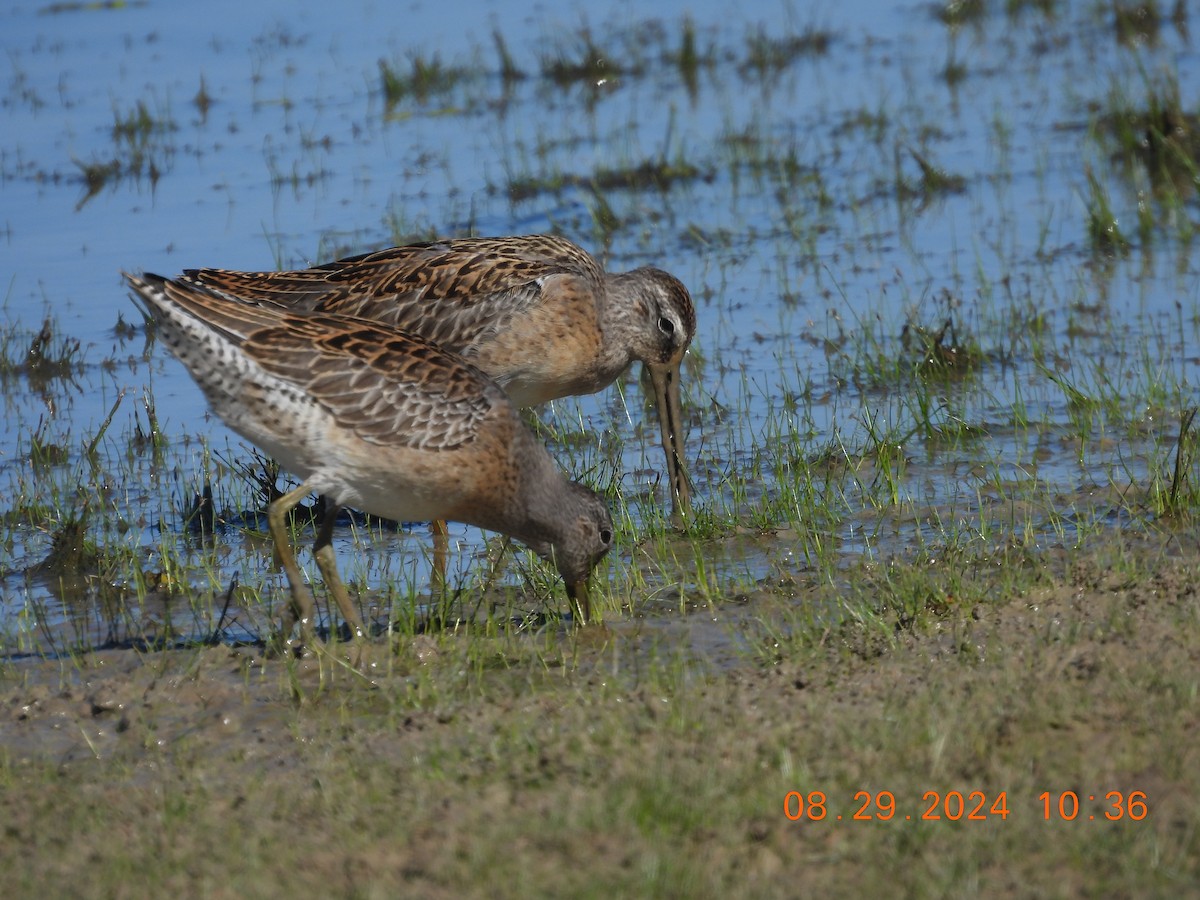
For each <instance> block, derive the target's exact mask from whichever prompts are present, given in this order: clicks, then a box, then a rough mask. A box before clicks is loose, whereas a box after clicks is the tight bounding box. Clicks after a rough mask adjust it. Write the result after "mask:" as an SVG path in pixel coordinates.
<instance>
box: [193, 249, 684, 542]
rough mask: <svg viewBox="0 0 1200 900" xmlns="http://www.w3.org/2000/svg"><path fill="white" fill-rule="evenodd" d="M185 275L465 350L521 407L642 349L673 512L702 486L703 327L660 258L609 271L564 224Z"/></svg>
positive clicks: (600, 382) (245, 295)
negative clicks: (698, 420)
mask: <svg viewBox="0 0 1200 900" xmlns="http://www.w3.org/2000/svg"><path fill="white" fill-rule="evenodd" d="M179 280H180V281H183V282H187V283H190V284H195V285H202V286H204V287H205V288H208V289H210V290H212V291H214V292H216V293H218V294H220V295H222V296H225V297H229V298H230V299H234V300H249V301H253V302H258V303H271V304H275V305H277V306H280V307H283V308H287V309H293V310H303V311H308V312H322V313H337V314H341V315H353V316H358V317H361V318H365V319H371V320H374V321H377V322H381V323H384V324H387V325H391V326H393V327H396V328H400V329H403V330H404V331H407V332H410V333H413V334H416V335H419V336H421V337H423V338H426V339H427V340H431V341H434V342H435V343H437V344H438V345H439V346H441V347H442V348H444V349H446V350H449V351H452V352H454V353H458V354H461V355H462V356H463V357H464V358H465V359H467V360H468V361H469V362H471V363H472V364H474V365H476V366H478V367H479V368H480V369H482V370H483V371H484V372H486V373H487V374H488V375H490V376H491V377H492V378H493V379H495V380H496V382H497V383H499V385H500V386H501V387H502V388H504V390H505V391H506V392H507V393H508V395H509V397H511V398H512V401H513V402H514V403H515V404H516V405H517V406H521V407H526V406H533V405H535V404H539V403H545V402H546V401H548V400H554V399H557V398H560V397H566V396H571V395H578V394H590V393H594V392H595V391H599V390H601V389H602V388H605V387H607V386H608V385H610V384H612V383H613V381H615V380H616V379H617V377H618V376H619V375H620V374H621V373H622V372H624V371H625V370H626V369H627V368H628V367H629V365H630V363H631V362H633V361H634V360H641V361H642V363H643V364H644V365H645V366H646V368H647V370H648V372H649V374H650V379H651V381H652V382H653V385H654V394H655V399H654V402H655V406H656V409H657V411H658V419H659V427H660V433H661V438H662V446H663V452H664V453H665V455H666V460H667V482H668V485H669V487H668V493H669V495H670V497H671V505H672V519H673V520H674V521H675V522H676V523H677V524H682V522H683V519H684V516H685V515H686V514H687V512H688V511H689V510H690V505H691V489H690V485H689V482H688V477H687V470H686V467H685V465H684V441H683V439H684V432H683V415H682V410H681V406H680V398H679V369H680V362H681V361H682V359H683V355H684V353H685V352H686V351H687V348H688V345H689V344H690V343H691V341H692V338H693V337H694V335H695V333H696V313H695V308H694V307H693V305H692V299H691V296H690V295H689V293H688V291H687V288H686V287H684V285H683V283H682V282H681V281H679V279H678V278H675V277H674V276H673V275H671V274H669V273H667V272H664V271H663V270H661V269H656V268H653V267H649V266H646V267H642V268H639V269H634V270H632V271H629V272H623V273H619V274H609V273H606V272H605V271H604V270H603V268H601V266H600V264H599V263H598V262H597V261H596V259H595V258H594V257H593V256H592V255H591V254H590V253H588V252H587V251H585V250H584V249H583V248H581V247H579V246H578V245H576V244H574V243H572V242H571V241H569V240H566V239H565V238H561V237H554V236H550V235H524V236H518V237H502V238H459V239H453V240H441V241H431V242H428V243H420V244H408V245H405V246H402V247H392V248H390V249H387V250H378V251H376V252H374V253H366V254H363V255H361V256H352V257H349V258H347V259H342V260H338V261H337V262H331V263H326V264H324V265H320V266H314V267H313V268H309V269H301V270H298V271H291V272H239V271H232V270H228V269H214V268H206V269H189V270H187V271H185V272H184V273H183V275H182V276H181V278H180V279H179Z"/></svg>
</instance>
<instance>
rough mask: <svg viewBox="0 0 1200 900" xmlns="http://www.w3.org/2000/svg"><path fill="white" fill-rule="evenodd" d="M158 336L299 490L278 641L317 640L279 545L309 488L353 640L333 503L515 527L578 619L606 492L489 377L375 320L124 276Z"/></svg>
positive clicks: (301, 584)
mask: <svg viewBox="0 0 1200 900" xmlns="http://www.w3.org/2000/svg"><path fill="white" fill-rule="evenodd" d="M125 278H126V279H127V280H128V282H129V284H130V286H131V287H132V288H133V290H134V291H135V293H136V294H137V297H138V298H139V299H140V305H142V306H143V308H144V310H145V311H146V313H147V314H148V316H149V317H150V318H151V319H153V320H154V322H155V323H156V325H157V333H158V335H159V337H160V338H161V339H162V340H163V342H164V343H165V344H166V345H167V347H168V348H169V349H170V350H171V352H172V353H174V354H175V356H176V357H178V358H179V360H180V362H182V363H183V364H184V365H185V366H186V367H187V369H188V371H189V372H190V373H191V375H192V377H193V378H194V379H195V380H196V382H197V384H199V385H200V387H201V389H202V390H203V391H204V394H205V396H206V397H207V399H208V402H209V405H210V406H211V407H212V410H213V412H215V413H216V414H217V415H218V416H219V417H220V418H221V419H222V420H224V422H225V423H226V424H227V425H228V426H229V427H230V428H232V429H233V430H234V431H236V432H237V433H238V434H240V435H242V436H243V437H244V438H246V439H247V440H249V441H251V442H253V443H254V444H257V445H258V446H259V447H261V448H262V449H263V450H264V451H266V452H267V453H269V454H271V455H272V456H274V457H275V458H276V459H277V460H279V462H280V463H281V464H282V465H283V466H284V467H285V468H286V469H288V470H289V471H291V472H292V473H293V474H295V475H297V476H298V477H300V478H301V479H302V484H301V485H300V486H299V487H297V488H296V489H294V490H292V491H289V492H288V493H287V494H285V495H284V496H283V497H280V498H279V499H277V500H275V501H274V502H273V503H271V505H270V507H269V509H268V522H269V524H270V530H271V537H272V540H273V541H274V545H275V550H276V554H277V555H278V557H279V559H280V561H281V562H282V564H283V567H284V571H285V572H286V574H287V578H288V584H289V586H290V589H291V603H290V617H285V619H284V630H283V635H284V638H285V639H287V638H289V637H290V635H291V632H292V629H293V627H294V625H295V624H296V623H297V622H299V625H300V632H301V639H302V640H303V641H305V642H308V643H316V635H315V631H314V615H315V605H314V602H313V596H312V593H311V591H310V590H309V587H308V585H307V584H306V583H305V581H304V577H303V575H302V574H301V572H300V569H299V566H298V565H297V563H296V559H295V555H294V553H293V552H292V551H291V549H290V547H289V546H288V534H287V531H288V530H287V516H288V513H289V512H290V511H291V510H292V509H293V508H294V507H295V506H296V505H297V504H298V503H299V502H300V500H302V499H303V498H304V497H305V496H307V495H309V494H310V493H314V492H315V493H320V494H323V495H325V497H327V498H328V499H329V501H330V502H331V503H332V505H333V508H330V509H327V511H326V515H325V517H324V519H323V521H322V524H321V526H320V527H319V529H318V533H317V537H316V542H315V545H314V555H315V557H316V562H317V567H318V568H319V570H320V572H321V575H322V576H323V578H324V579H325V584H326V588H327V589H328V590H329V591H330V593H331V594H332V595H333V597H334V600H335V601H336V603H337V605H338V608H339V610H340V611H341V614H342V616H343V618H344V619H345V620H346V622H347V624H348V625H349V626H350V628H351V633H352V635H353V636H354V638H355V639H356V640H358V639H360V638H361V637H362V636H363V635H364V634H365V629H364V627H363V623H362V620H361V618H360V616H359V614H358V611H357V610H356V609H355V607H354V605H353V603H351V601H350V598H349V596H348V594H347V591H346V588H345V585H344V584H343V583H342V581H341V578H340V577H339V576H338V572H337V565H336V560H335V557H334V553H333V548H332V546H331V544H330V540H331V537H332V529H333V522H334V518H335V513H336V510H337V507H339V506H342V505H348V506H353V507H355V508H357V509H361V510H364V511H366V512H369V513H372V514H374V515H378V516H383V517H386V518H390V519H398V520H426V519H448V520H452V521H456V522H464V523H466V524H469V525H475V526H478V527H480V528H485V529H488V530H491V531H498V532H501V533H503V534H506V535H510V536H512V537H514V538H517V539H518V540H520V541H522V542H524V543H525V544H527V545H528V546H529V547H531V548H532V549H533V550H534V551H536V552H537V553H538V554H539V555H541V556H542V557H544V558H545V559H547V560H549V561H551V562H552V563H553V564H554V565H555V566H556V567H557V568H558V571H559V573H560V574H561V575H562V578H563V581H564V582H565V583H566V587H567V593H568V596H569V597H570V599H571V602H572V604H573V606H574V610H575V613H576V615H577V616H578V617H579V618H580V619H581V620H582V621H583V622H586V621H587V620H588V618H589V617H590V614H591V610H590V605H589V601H588V578H589V575H590V574H591V572H592V570H593V569H594V568H595V566H596V565H597V563H598V562H599V561H600V560H601V559H602V558H603V557H604V555H605V554H606V553H607V552H608V551H609V549H610V548H611V546H612V540H613V526H612V520H611V518H610V516H609V512H608V509H607V507H606V506H605V504H604V501H603V500H602V499H601V498H600V497H599V496H598V495H597V494H596V493H595V492H593V491H592V490H590V489H588V488H587V487H584V486H583V485H580V484H577V483H574V482H571V481H569V480H568V479H567V478H566V477H565V476H564V475H563V474H562V472H561V471H560V470H559V469H558V466H557V465H556V464H555V462H554V460H553V459H552V458H551V456H550V454H549V452H548V451H547V450H546V448H545V447H544V446H542V444H541V443H540V442H539V441H538V439H537V437H536V436H535V435H534V434H533V433H532V432H531V431H530V430H529V428H528V427H527V426H526V425H525V423H524V422H522V421H521V418H520V415H519V412H518V409H517V407H516V405H515V404H514V403H513V402H512V400H511V399H510V398H509V397H508V395H507V394H505V392H504V391H503V390H502V389H501V388H500V387H499V385H497V384H496V383H495V382H494V381H493V380H492V379H491V378H489V377H488V376H487V375H486V374H485V373H483V372H482V371H480V370H479V369H478V368H476V367H475V366H474V365H472V364H470V363H469V362H467V361H466V360H464V359H463V358H462V357H461V356H459V355H457V354H454V353H450V352H448V351H446V350H444V349H443V348H441V347H439V346H438V345H437V344H435V343H433V342H431V341H429V340H426V339H424V338H421V337H417V336H415V335H411V334H408V333H406V332H403V331H400V330H398V329H395V328H392V327H389V326H387V325H384V324H381V323H379V322H374V321H370V320H366V319H361V318H356V317H352V316H344V315H336V314H324V313H311V314H302V313H291V312H288V311H286V310H284V309H280V308H278V307H276V306H272V305H269V304H262V303H257V302H253V301H249V300H239V299H236V298H235V297H231V296H229V295H228V294H218V293H215V292H213V291H211V290H209V289H207V288H205V287H202V286H200V285H197V284H194V283H189V282H186V281H172V280H168V279H165V278H162V277H160V276H157V275H151V274H146V275H143V276H141V277H137V276H133V275H128V274H126V275H125Z"/></svg>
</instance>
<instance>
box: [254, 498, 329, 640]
mask: <svg viewBox="0 0 1200 900" xmlns="http://www.w3.org/2000/svg"><path fill="white" fill-rule="evenodd" d="M309 493H311V490H310V489H309V487H308V486H307V485H304V484H302V485H300V487H298V488H296V489H295V490H293V491H289V492H288V493H286V494H284V495H283V496H282V497H279V498H278V499H276V500H274V501H272V503H271V505H270V506H268V507H267V523H268V524H269V525H270V528H271V540H272V541H273V542H274V544H275V559H276V560H277V561H278V562H279V564H280V565H281V566H283V571H284V572H285V573H286V574H287V579H288V586H289V587H291V589H292V602H291V603H290V604H289V606H288V612H287V614H285V615H284V617H283V628H282V630H281V632H280V639H281V641H282V643H283V645H284V646H285V647H286V646H289V645H290V644H291V636H292V629H293V628H294V627H295V626H296V623H297V622H299V623H300V640H301V642H302V643H303V644H305V645H307V646H316V645H318V644H319V643H320V641H319V640H318V639H317V632H316V628H315V627H314V624H313V623H314V621H315V619H316V615H317V604H316V601H315V600H313V595H312V591H311V590H310V589H309V587H308V585H307V584H305V583H304V576H303V575H302V574H300V566H299V565H297V564H296V554H295V553H293V552H292V549H291V547H290V546H289V544H288V523H287V519H288V513H290V512H291V511H292V510H293V509H295V508H296V505H297V504H299V502H300V501H301V500H303V499H304V498H305V497H307V496H308V495H309Z"/></svg>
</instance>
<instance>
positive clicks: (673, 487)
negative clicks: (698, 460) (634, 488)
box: [646, 360, 692, 527]
mask: <svg viewBox="0 0 1200 900" xmlns="http://www.w3.org/2000/svg"><path fill="white" fill-rule="evenodd" d="M680 362H681V360H676V361H675V362H672V363H667V364H665V365H649V364H648V365H647V366H646V368H647V369H648V370H649V372H650V381H651V383H652V384H653V385H654V405H655V408H656V409H657V410H658V425H659V428H660V429H661V431H662V445H663V453H664V454H665V455H666V457H667V479H668V484H669V489H670V491H671V522H672V523H673V524H674V525H676V526H677V527H682V526H683V524H684V521H685V519H686V518H687V516H688V514H690V513H691V511H692V486H691V483H690V482H689V481H688V474H687V466H686V465H685V463H684V461H683V460H684V453H683V405H682V403H681V402H680V400H679V366H680Z"/></svg>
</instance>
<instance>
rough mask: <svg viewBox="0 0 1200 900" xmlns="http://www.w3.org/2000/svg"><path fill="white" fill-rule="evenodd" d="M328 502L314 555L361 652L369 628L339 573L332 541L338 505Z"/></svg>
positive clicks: (352, 639) (327, 587)
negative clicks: (364, 623) (365, 624)
mask: <svg viewBox="0 0 1200 900" xmlns="http://www.w3.org/2000/svg"><path fill="white" fill-rule="evenodd" d="M326 502H327V506H326V508H325V517H324V518H323V519H322V520H321V527H320V528H319V529H318V530H317V540H316V543H315V544H313V556H315V557H316V560H317V568H318V569H320V570H321V577H322V578H323V579H324V580H325V589H326V590H327V591H329V593H331V594H333V599H334V601H335V602H336V603H337V606H338V610H339V611H341V614H342V618H343V619H344V620H345V621H346V624H347V625H348V626H349V627H350V640H351V643H353V644H354V646H355V647H357V648H359V652H361V648H362V643H363V640H364V639H365V638H366V637H367V629H366V627H365V626H364V625H363V621H362V617H361V616H359V614H358V608H357V607H356V606H355V605H354V603H353V602H352V601H351V600H350V593H349V591H347V590H346V585H345V584H344V583H343V582H342V577H341V576H340V575H339V574H338V570H337V557H336V556H335V555H334V552H333V543H332V539H333V522H334V519H336V518H337V512H338V507H337V506H335V505H334V504H332V503H328V500H327V501H326Z"/></svg>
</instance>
